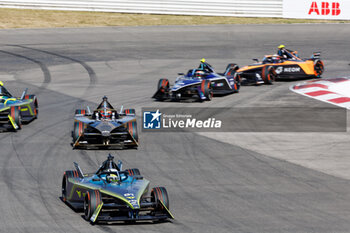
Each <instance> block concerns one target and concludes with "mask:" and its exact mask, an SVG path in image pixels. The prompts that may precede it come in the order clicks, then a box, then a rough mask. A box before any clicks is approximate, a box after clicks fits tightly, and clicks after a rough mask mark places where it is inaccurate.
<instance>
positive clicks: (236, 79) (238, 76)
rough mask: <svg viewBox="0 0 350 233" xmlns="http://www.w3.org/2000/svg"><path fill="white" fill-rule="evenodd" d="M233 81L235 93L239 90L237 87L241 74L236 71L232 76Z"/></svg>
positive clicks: (239, 84)
mask: <svg viewBox="0 0 350 233" xmlns="http://www.w3.org/2000/svg"><path fill="white" fill-rule="evenodd" d="M234 82H235V85H234V88H235V90H234V92H235V93H238V92H239V89H240V88H241V76H240V75H239V74H237V73H235V76H234Z"/></svg>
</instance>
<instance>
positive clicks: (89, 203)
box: [84, 190, 102, 221]
mask: <svg viewBox="0 0 350 233" xmlns="http://www.w3.org/2000/svg"><path fill="white" fill-rule="evenodd" d="M101 203H102V197H101V193H100V191H98V190H88V191H87V192H86V194H85V199H84V217H85V219H86V220H87V221H90V218H91V216H92V214H93V213H94V212H95V210H96V209H97V207H98V206H99V205H100V204H101Z"/></svg>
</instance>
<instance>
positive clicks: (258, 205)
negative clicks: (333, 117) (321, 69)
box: [0, 24, 350, 233]
mask: <svg viewBox="0 0 350 233" xmlns="http://www.w3.org/2000/svg"><path fill="white" fill-rule="evenodd" d="M349 38H350V26H349V25H348V24H305V25H302V24H300V25H217V26H149V27H100V28H82V29H73V28H72V29H69V28H66V29H10V30H1V31H0V81H3V82H4V83H5V86H6V88H7V89H8V90H9V91H10V92H11V93H12V94H13V95H16V96H20V95H21V93H22V91H23V90H24V89H25V88H29V91H28V93H33V94H36V95H37V96H38V100H39V118H38V119H37V120H35V121H33V122H32V123H30V124H29V125H25V126H24V127H23V129H22V130H20V131H19V132H17V133H13V132H3V133H1V134H0V148H1V150H0V174H1V175H0V211H1V215H0V232H4V233H5V232H6V233H12V232H27V233H38V232H84V233H87V232H94V233H95V232H130V233H132V232H135V233H136V232H137V233H138V232H167V233H172V232H174V233H175V232H193V233H194V232H198V233H202V232H249V233H250V232H259V233H262V232H266V233H275V232H276V233H277V232H291V233H299V232H300V233H304V232H305V233H311V232H315V233H316V232H317V233H330V232H332V233H340V232H341V233H345V232H349V229H350V221H349V219H350V181H349V179H350V172H349V170H350V169H349V168H350V159H349V151H350V135H349V133H346V132H343V133H341V132H339V133H292V132H290V133H288V132H285V133H234V132H232V133H142V132H141V130H140V128H141V108H142V107H208V108H210V107H256V106H258V107H296V108H297V107H309V106H310V107H311V106H312V107H315V106H316V107H317V106H319V107H330V105H329V104H327V103H324V102H320V101H318V100H315V99H311V98H307V97H305V96H302V95H298V94H296V93H294V92H292V91H290V90H289V87H290V86H291V85H293V84H296V83H298V81H289V82H276V83H275V84H274V85H271V86H267V85H264V86H243V87H242V88H241V90H240V93H238V94H233V95H228V96H224V97H214V99H213V100H212V101H210V102H204V103H199V102H193V103H192V102H186V103H167V102H155V101H153V100H152V99H151V96H152V95H153V93H154V92H155V90H156V84H157V82H158V80H159V79H160V78H168V79H169V80H170V82H171V83H173V81H174V80H175V78H176V76H177V73H179V72H186V71H187V70H188V69H190V68H194V67H196V66H197V65H198V63H199V60H200V59H201V58H202V57H205V58H206V59H207V61H208V62H209V63H210V64H211V65H213V66H214V68H215V69H216V70H217V71H223V70H224V69H225V67H226V65H227V64H228V63H237V64H238V65H240V66H243V65H247V64H250V63H252V60H251V59H252V58H259V59H261V58H262V57H263V55H265V54H273V53H275V52H276V50H277V46H278V45H279V44H285V45H286V47H287V48H291V49H296V50H298V52H299V55H300V56H301V57H310V56H311V54H312V52H315V51H321V52H322V53H321V58H322V60H323V61H324V63H325V73H324V74H323V77H324V78H339V77H344V76H349V75H350V66H349V63H350V58H349V56H350V55H349V54H350V51H349ZM104 95H106V96H108V98H109V101H110V102H111V104H112V105H114V106H115V107H116V108H117V109H119V108H120V106H121V105H123V106H124V108H135V109H136V113H137V116H138V120H139V122H138V124H139V131H140V147H139V149H138V150H110V151H108V150H72V147H71V145H70V143H71V140H72V139H71V130H72V127H73V116H74V110H75V109H76V108H83V107H85V106H86V105H89V106H90V108H91V109H93V108H95V107H96V105H97V104H98V103H99V102H100V101H101V98H102V97H103V96H104ZM333 107H334V108H336V107H335V106H333ZM108 153H112V154H113V155H114V156H115V157H116V159H120V160H122V161H123V162H124V167H125V168H134V167H137V168H139V169H140V171H141V174H142V175H143V176H144V177H145V178H146V179H148V180H150V181H151V187H154V186H164V187H166V188H167V190H168V193H169V198H170V210H171V211H172V213H173V214H174V216H175V220H174V221H172V222H165V223H157V224H153V223H136V224H122V223H118V224H103V225H91V224H90V223H88V222H87V221H85V220H84V218H83V217H82V216H83V213H76V212H74V211H73V210H72V209H71V208H69V207H68V206H67V205H66V204H64V203H63V202H62V201H61V199H60V197H61V181H62V175H63V172H64V171H65V170H72V169H73V162H74V161H76V162H78V163H79V165H80V166H81V168H82V170H83V171H84V172H93V171H95V170H96V169H97V168H98V166H99V165H100V164H101V162H103V161H104V160H105V159H106V156H107V155H108Z"/></svg>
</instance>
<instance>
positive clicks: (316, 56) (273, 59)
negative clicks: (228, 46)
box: [236, 51, 324, 85]
mask: <svg viewBox="0 0 350 233" xmlns="http://www.w3.org/2000/svg"><path fill="white" fill-rule="evenodd" d="M290 54H291V57H290V58H285V57H283V56H279V55H266V56H265V57H264V59H263V60H262V61H261V62H259V60H258V59H253V60H254V61H255V62H256V63H254V64H252V65H248V66H244V67H242V68H238V67H237V70H236V75H238V76H239V78H240V80H241V82H242V84H255V85H258V84H263V83H265V84H272V82H273V81H275V80H276V79H297V78H319V77H321V75H322V73H323V71H324V64H323V61H322V60H320V53H319V52H315V53H313V55H312V56H311V58H309V59H301V58H299V57H298V53H297V52H296V51H290Z"/></svg>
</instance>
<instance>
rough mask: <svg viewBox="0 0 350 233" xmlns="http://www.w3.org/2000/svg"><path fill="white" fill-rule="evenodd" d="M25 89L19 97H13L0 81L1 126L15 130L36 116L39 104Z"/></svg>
mask: <svg viewBox="0 0 350 233" xmlns="http://www.w3.org/2000/svg"><path fill="white" fill-rule="evenodd" d="M26 92H27V90H25V91H24V92H23V94H22V96H21V97H20V98H17V97H14V96H12V95H11V94H10V92H8V91H7V90H6V88H5V87H4V84H3V82H1V81H0V125H1V128H6V129H8V130H13V131H17V130H19V129H21V128H22V123H29V122H30V121H32V120H34V119H36V118H37V117H38V112H39V109H38V108H39V106H38V99H37V97H36V96H35V95H27V94H26Z"/></svg>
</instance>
